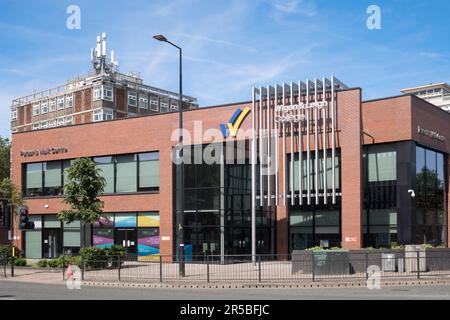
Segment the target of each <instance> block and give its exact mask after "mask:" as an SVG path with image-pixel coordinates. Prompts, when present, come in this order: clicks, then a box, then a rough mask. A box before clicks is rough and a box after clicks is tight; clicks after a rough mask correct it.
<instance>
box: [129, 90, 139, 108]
mask: <svg viewBox="0 0 450 320" xmlns="http://www.w3.org/2000/svg"><path fill="white" fill-rule="evenodd" d="M128 105H129V106H130V107H136V106H137V93H136V92H128Z"/></svg>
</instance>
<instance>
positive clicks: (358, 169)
mask: <svg viewBox="0 0 450 320" xmlns="http://www.w3.org/2000/svg"><path fill="white" fill-rule="evenodd" d="M337 103H338V104H337V118H338V124H339V146H340V148H341V189H342V247H343V248H347V249H358V248H360V247H361V245H362V228H361V212H362V197H363V193H362V105H361V90H360V89H357V90H351V91H344V92H339V93H338V95H337Z"/></svg>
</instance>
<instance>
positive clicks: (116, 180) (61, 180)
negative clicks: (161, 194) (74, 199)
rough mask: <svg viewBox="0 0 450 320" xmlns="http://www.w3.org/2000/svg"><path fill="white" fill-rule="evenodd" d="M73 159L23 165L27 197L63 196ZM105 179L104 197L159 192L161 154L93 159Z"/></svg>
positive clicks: (24, 189)
mask: <svg viewBox="0 0 450 320" xmlns="http://www.w3.org/2000/svg"><path fill="white" fill-rule="evenodd" d="M73 161H74V160H64V161H51V162H39V163H29V164H24V165H23V169H24V175H23V177H24V181H23V184H22V185H23V186H24V188H23V193H24V195H25V196H26V197H37V196H62V195H63V191H64V185H65V183H66V182H67V181H68V176H67V172H66V169H67V168H69V167H70V165H71V163H72V162H73ZM93 161H94V162H95V164H96V166H97V168H99V169H100V170H101V171H100V174H101V175H102V176H103V177H104V178H105V180H106V186H105V189H104V193H105V194H112V193H134V192H145V191H159V152H149V153H139V154H129V155H120V156H106V157H95V158H93Z"/></svg>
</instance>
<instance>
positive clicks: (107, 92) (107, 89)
mask: <svg viewBox="0 0 450 320" xmlns="http://www.w3.org/2000/svg"><path fill="white" fill-rule="evenodd" d="M103 100H108V101H114V94H113V87H112V86H103Z"/></svg>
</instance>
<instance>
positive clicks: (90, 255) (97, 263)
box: [80, 245, 126, 269]
mask: <svg viewBox="0 0 450 320" xmlns="http://www.w3.org/2000/svg"><path fill="white" fill-rule="evenodd" d="M125 254H126V249H125V248H124V247H122V246H117V245H114V246H112V247H109V248H97V247H85V248H82V249H81V250H80V255H81V256H82V257H83V261H84V264H85V266H86V267H88V268H94V269H105V268H109V267H112V268H117V267H118V266H119V258H120V261H121V262H120V264H122V263H123V259H122V258H123V257H124V256H125Z"/></svg>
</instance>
